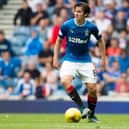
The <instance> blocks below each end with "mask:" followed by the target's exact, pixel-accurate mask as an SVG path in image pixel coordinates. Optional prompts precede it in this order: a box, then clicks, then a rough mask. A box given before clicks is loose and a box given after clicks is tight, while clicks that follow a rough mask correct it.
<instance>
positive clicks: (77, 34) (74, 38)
mask: <svg viewBox="0 0 129 129" xmlns="http://www.w3.org/2000/svg"><path fill="white" fill-rule="evenodd" d="M89 12H90V8H89V6H88V4H86V3H83V2H79V3H76V4H75V6H74V18H73V19H70V20H68V21H66V22H64V24H63V25H62V26H61V28H60V31H59V35H58V38H57V41H56V44H55V48H54V57H53V66H54V67H56V68H59V67H60V63H59V59H58V55H59V52H60V48H61V42H62V39H63V38H64V37H65V36H66V40H67V44H66V54H65V57H64V62H63V64H62V66H61V69H60V77H61V83H62V84H63V86H64V88H65V89H66V91H67V94H68V95H69V96H70V97H71V99H72V100H73V101H74V102H75V103H76V104H77V105H78V106H79V108H80V111H81V113H82V118H87V117H88V119H89V121H91V122H96V123H97V122H98V121H99V120H98V119H97V117H96V116H95V114H94V111H95V107H96V103H97V95H96V79H97V77H96V70H95V67H94V65H93V63H92V62H91V58H90V54H89V48H88V45H89V40H90V36H91V34H93V35H94V36H95V37H96V39H97V40H98V45H99V49H100V52H101V58H102V68H103V69H104V67H105V42H104V40H103V39H102V36H101V35H99V32H98V28H97V27H96V25H95V24H93V23H92V22H90V21H88V20H86V17H87V16H88V14H89ZM76 75H80V78H81V79H82V81H83V82H84V83H85V84H86V86H87V89H88V108H85V106H84V104H83V102H82V100H81V98H80V96H79V94H78V93H77V91H76V89H75V88H74V86H73V85H72V84H71V82H72V79H73V78H75V77H76Z"/></svg>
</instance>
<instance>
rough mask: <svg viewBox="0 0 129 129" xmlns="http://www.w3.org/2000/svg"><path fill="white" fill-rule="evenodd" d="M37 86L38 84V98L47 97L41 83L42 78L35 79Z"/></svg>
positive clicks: (36, 95) (36, 92)
mask: <svg viewBox="0 0 129 129" xmlns="http://www.w3.org/2000/svg"><path fill="white" fill-rule="evenodd" d="M35 86H36V91H35V97H36V98H37V99H43V98H45V96H44V88H43V86H42V85H41V83H40V79H36V80H35Z"/></svg>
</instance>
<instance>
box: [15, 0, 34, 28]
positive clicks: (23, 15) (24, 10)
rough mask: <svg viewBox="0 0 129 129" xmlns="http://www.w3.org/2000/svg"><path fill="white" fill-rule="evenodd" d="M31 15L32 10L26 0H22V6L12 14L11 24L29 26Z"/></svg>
mask: <svg viewBox="0 0 129 129" xmlns="http://www.w3.org/2000/svg"><path fill="white" fill-rule="evenodd" d="M31 17H32V10H31V8H30V7H29V6H28V3H27V0H23V3H22V7H21V8H20V9H19V10H18V11H17V13H16V14H15V16H14V20H13V24H14V25H22V26H29V25H30V20H31ZM17 21H19V22H20V23H18V22H17Z"/></svg>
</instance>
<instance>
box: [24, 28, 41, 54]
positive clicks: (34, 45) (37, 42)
mask: <svg viewBox="0 0 129 129" xmlns="http://www.w3.org/2000/svg"><path fill="white" fill-rule="evenodd" d="M42 42H43V41H42V40H41V37H40V34H39V32H38V30H37V29H36V28H34V29H32V35H31V37H30V39H29V40H28V42H27V46H26V56H37V55H38V54H39V52H40V51H41V50H43V47H42Z"/></svg>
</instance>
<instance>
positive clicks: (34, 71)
mask: <svg viewBox="0 0 129 129" xmlns="http://www.w3.org/2000/svg"><path fill="white" fill-rule="evenodd" d="M27 69H28V71H29V72H30V75H31V78H32V79H34V80H36V79H40V71H39V70H38V69H37V68H36V63H35V62H34V61H32V60H29V61H28V67H27Z"/></svg>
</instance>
